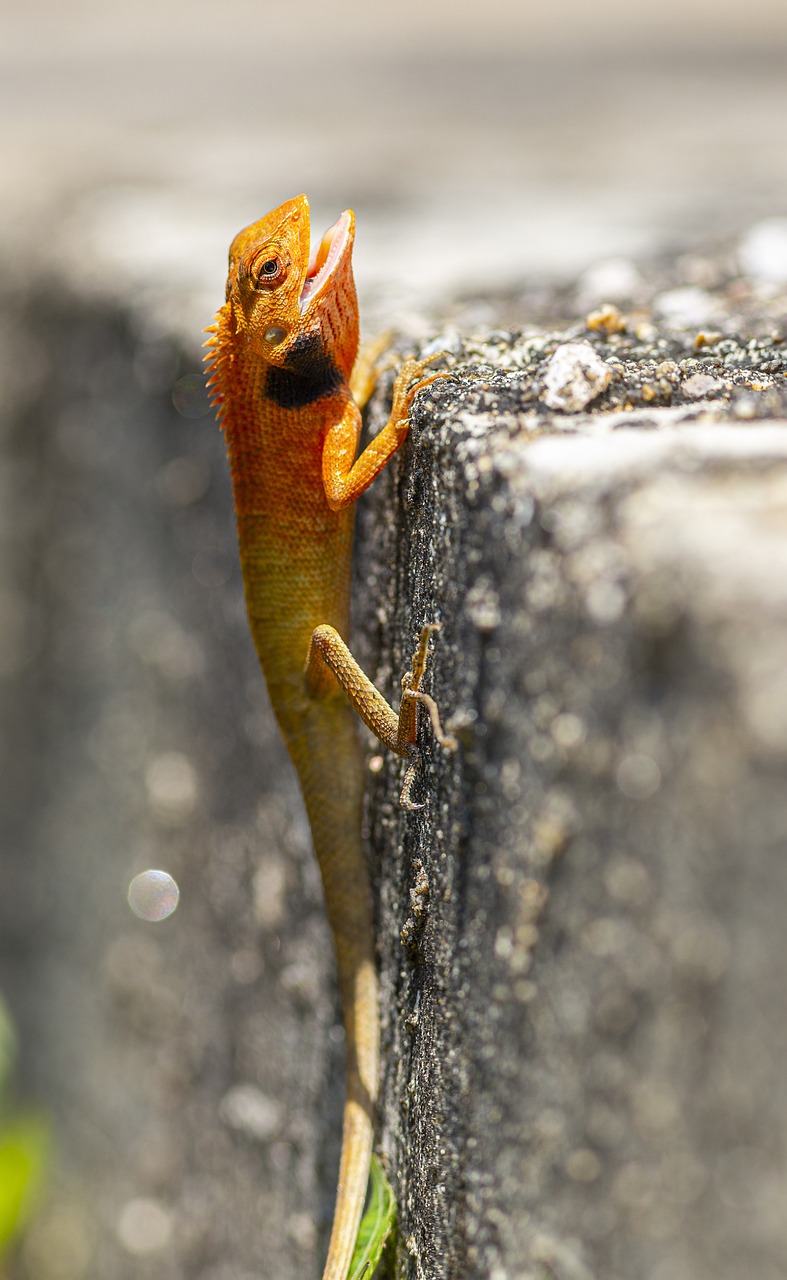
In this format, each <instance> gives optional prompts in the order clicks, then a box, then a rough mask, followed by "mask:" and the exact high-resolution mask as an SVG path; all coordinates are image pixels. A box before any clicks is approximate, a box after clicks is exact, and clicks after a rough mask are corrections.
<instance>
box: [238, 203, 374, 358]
mask: <svg viewBox="0 0 787 1280" xmlns="http://www.w3.org/2000/svg"><path fill="white" fill-rule="evenodd" d="M309 237H310V222H309V201H308V200H307V199H306V196H296V197H295V199H294V200H287V201H286V202H285V203H284V204H282V205H280V206H279V208H278V209H274V210H273V212H272V213H269V214H268V215H267V217H265V218H261V219H260V221H259V222H253V223H252V224H251V226H250V227H246V228H245V229H244V230H243V231H240V232H239V233H238V235H236V237H235V239H234V240H233V242H232V245H231V246H230V260H229V275H228V277H227V304H226V305H227V309H228V310H229V311H230V316H231V328H232V330H233V331H234V333H235V335H236V340H237V339H240V340H241V341H243V340H244V339H245V341H246V343H247V344H248V346H249V347H251V349H252V350H253V352H254V353H255V355H258V356H259V357H260V358H261V359H262V360H263V361H265V363H266V364H269V365H274V366H277V367H279V368H281V369H286V370H288V371H289V372H291V373H293V374H298V373H299V372H301V370H303V372H304V373H307V372H308V370H309V368H311V367H313V365H314V361H315V359H321V358H324V357H325V356H326V355H328V356H330V358H331V360H332V362H333V363H334V364H335V366H336V368H337V371H338V373H339V374H340V375H341V378H342V379H343V380H345V381H346V379H347V378H349V376H350V370H351V369H352V366H353V363H354V362H355V356H356V352H357V350H358V302H357V298H356V293H355V283H354V281H353V274H352V248H353V240H354V238H355V215H354V214H353V213H352V211H351V210H349V209H348V210H346V211H345V212H344V213H343V214H341V216H340V217H339V219H338V220H337V221H336V222H335V223H334V225H333V226H332V227H330V228H329V230H328V231H326V233H325V235H324V236H323V238H322V240H321V242H320V244H319V245H318V246H317V247H316V248H315V249H314V251H313V252H311V253H310V238H309Z"/></svg>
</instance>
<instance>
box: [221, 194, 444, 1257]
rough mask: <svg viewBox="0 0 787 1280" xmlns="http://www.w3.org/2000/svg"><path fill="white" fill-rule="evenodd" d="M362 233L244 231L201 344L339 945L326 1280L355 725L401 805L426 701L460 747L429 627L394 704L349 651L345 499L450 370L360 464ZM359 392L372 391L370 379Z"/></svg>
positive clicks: (364, 1023) (362, 1159)
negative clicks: (434, 681)
mask: <svg viewBox="0 0 787 1280" xmlns="http://www.w3.org/2000/svg"><path fill="white" fill-rule="evenodd" d="M354 232H355V218H354V215H353V214H352V212H350V211H349V210H348V211H347V212H345V213H343V214H342V215H341V217H340V218H339V219H338V221H337V222H336V223H335V224H334V226H333V227H331V228H330V230H328V231H327V232H326V233H325V235H324V236H323V238H322V241H321V242H320V244H319V245H318V246H317V248H316V249H315V250H314V252H311V250H310V223H309V203H308V200H307V199H306V197H305V196H297V197H296V198H295V199H294V200H288V201H287V202H286V203H285V204H283V205H281V206H280V207H279V208H278V209H274V211H273V212H272V213H269V214H268V215H267V217H265V218H262V219H261V221H259V222H255V223H253V224H252V225H251V226H249V227H246V229H245V230H243V231H241V232H240V233H239V234H238V235H237V236H236V237H235V239H234V240H233V242H232V245H231V248H230V255H229V277H228V280H227V294H226V302H225V304H224V306H223V307H222V308H221V309H220V310H219V312H218V314H217V315H216V319H215V322H214V324H213V325H212V326H211V328H210V329H209V330H208V331H207V332H209V333H210V335H211V336H210V338H209V339H208V342H207V343H206V346H207V347H208V354H207V357H206V359H207V363H208V367H209V371H210V379H209V387H210V389H211V392H212V398H213V403H214V404H215V406H216V408H217V410H218V415H219V420H220V422H221V425H222V427H223V429H224V433H225V438H226V445H227V452H228V455H229V463H230V470H231V474H232V482H233V491H234V498H235V513H236V517H237V526H238V541H239V547H240V560H241V566H242V570H243V581H244V589H245V594H246V606H247V610H248V615H249V623H250V626H251V632H252V636H253V638H254V644H255V647H256V650H257V654H258V656H259V660H260V663H261V666H262V669H263V672H264V675H265V679H266V681H267V684H268V690H269V693H270V698H271V703H272V704H273V710H274V712H275V715H276V718H277V720H278V723H279V728H280V730H281V733H282V736H283V738H284V741H285V743H286V745H287V748H288V750H289V753H290V756H291V757H292V760H293V763H294V765H295V768H296V770H297V773H298V779H299V781H300V785H301V789H302V791H303V797H304V800H305V803H306V810H307V814H308V818H309V824H310V826H311V831H312V837H313V840H314V847H315V852H316V855H317V860H318V862H319V866H320V872H321V875H322V883H323V890H324V895H325V903H326V907H327V911H328V918H329V921H330V926H331V929H332V932H333V937H334V940H335V944H336V957H337V964H338V974H339V986H340V990H341V996H342V1004H343V1011H344V1025H345V1033H346V1056H347V1087H346V1098H345V1105H344V1121H343V1135H342V1154H341V1162H340V1168H339V1186H338V1191H337V1196H336V1208H335V1213H334V1221H333V1229H332V1233H331V1240H330V1246H329V1250H328V1260H327V1263H326V1266H325V1272H324V1280H345V1277H346V1276H347V1273H348V1270H349V1266H350V1261H351V1257H352V1253H353V1247H354V1244H355V1240H356V1236H357V1233H358V1226H359V1222H360V1219H361V1214H362V1210H363V1202H364V1196H365V1192H366V1185H367V1180H368V1176H369V1164H370V1158H371V1151H372V1140H373V1126H374V1111H375V1104H376V1100H377V1088H378V1081H377V1075H378V1057H379V1014H378V1007H377V1002H378V993H377V976H376V969H375V948H374V937H373V926H372V909H371V895H370V889H369V879H368V872H367V868H366V860H365V856H364V850H363V846H362V839H361V806H362V796H363V788H364V773H365V769H364V757H363V752H362V749H361V745H360V743H359V741H358V736H357V732H356V722H355V714H356V713H357V715H359V716H360V717H361V719H362V720H363V721H364V722H365V724H367V725H368V726H369V728H370V729H371V730H372V732H373V733H375V734H376V735H377V737H378V738H379V739H380V741H381V742H382V743H383V744H384V745H385V746H386V747H388V748H390V750H392V751H394V752H396V753H397V754H398V755H400V756H403V757H405V759H406V760H407V761H408V767H407V771H406V774H405V779H404V785H403V789H402V803H403V804H404V805H405V807H407V808H416V807H417V806H416V805H415V804H413V802H412V800H411V798H410V796H411V784H412V779H413V773H414V770H415V768H416V765H417V760H418V751H417V748H416V745H415V739H416V710H417V704H418V703H419V702H421V703H422V704H423V705H425V707H426V709H427V710H428V712H429V716H430V720H431V723H432V728H433V731H434V733H435V736H436V738H437V740H438V741H439V742H440V743H441V744H442V745H443V746H445V747H447V748H449V749H452V748H453V747H454V746H455V743H454V741H453V739H451V738H449V737H447V736H446V735H445V734H444V733H443V731H442V728H441V726H440V720H439V716H438V714H437V708H436V706H435V704H434V702H433V701H432V699H431V698H430V697H429V696H428V695H427V694H426V693H424V692H423V690H422V689H421V681H422V677H423V674H424V668H425V664H426V657H427V651H428V645H429V636H430V633H431V632H432V631H433V630H434V629H435V627H434V625H428V626H425V627H424V628H423V630H422V632H421V637H420V642H419V644H418V648H417V650H416V653H415V656H414V658H413V663H412V668H411V670H410V671H408V672H407V674H406V675H405V676H404V678H403V680H402V698H401V705H400V707H399V710H398V711H396V710H394V708H393V707H392V706H390V705H389V703H388V702H387V701H386V699H385V698H384V697H383V695H382V694H381V693H380V692H379V691H378V690H377V689H376V688H375V686H374V685H373V684H372V682H371V681H370V680H369V679H368V678H367V677H366V676H365V675H364V673H363V671H362V670H361V668H360V667H359V666H358V664H357V662H356V661H355V659H354V658H353V657H352V655H351V653H350V651H349V649H348V647H347V644H346V642H345V641H346V638H347V636H348V632H349V621H350V569H351V564H350V560H351V545H352V530H353V504H354V503H355V500H356V499H357V498H358V497H359V495H360V494H361V493H363V491H364V490H365V489H366V488H367V487H368V486H369V485H370V484H371V483H372V481H373V480H374V479H375V477H376V476H377V475H378V474H379V473H380V471H381V470H382V469H383V467H385V465H386V463H387V462H388V461H389V459H390V458H391V457H392V455H393V454H394V453H395V452H396V450H397V449H398V448H399V446H400V445H401V444H402V442H403V440H404V439H405V436H406V434H407V428H408V412H409V408H410V405H411V402H412V399H413V396H414V395H415V394H416V392H417V391H419V390H420V389H421V388H422V387H425V386H427V385H428V384H429V383H430V382H433V381H434V380H435V378H438V377H442V376H445V375H444V374H440V373H434V372H431V373H427V367H428V365H429V364H430V363H431V361H429V360H421V361H418V360H414V359H409V360H405V361H404V363H403V364H402V367H401V369H400V371H399V373H398V375H397V378H396V381H395V383H394V390H393V407H392V412H391V417H390V420H389V421H388V423H387V424H386V425H385V426H384V427H383V429H382V430H381V431H380V432H379V434H378V435H376V436H375V437H374V438H373V439H372V440H371V442H370V443H369V444H368V445H367V446H366V448H365V449H364V450H363V452H362V453H361V454H360V456H358V457H356V451H357V447H358V439H359V434H360V428H361V414H360V409H359V407H358V405H359V402H360V401H361V400H362V397H363V393H364V388H363V387H359V385H358V384H359V381H360V380H359V379H358V369H357V368H356V377H355V379H352V374H353V369H354V366H356V356H357V350H358V302H357V297H356V293H355V284H354V281H353V275H352V262H351V257H352V247H353V239H354ZM435 358H436V357H432V360H434V359H435ZM366 383H367V386H366V388H365V390H366V393H367V394H368V390H369V389H370V387H369V383H370V379H369V378H368V377H367V379H366ZM351 386H352V388H353V389H351ZM353 390H355V392H356V394H355V396H354V395H353Z"/></svg>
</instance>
